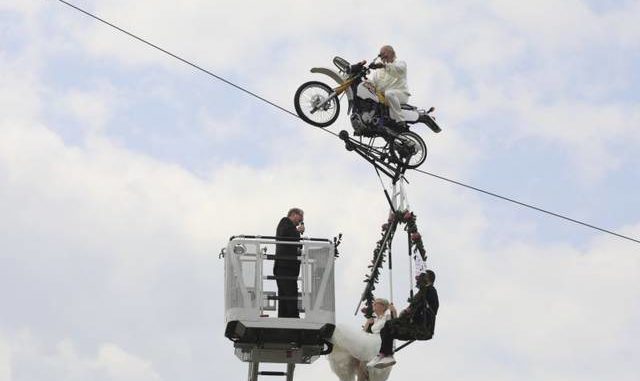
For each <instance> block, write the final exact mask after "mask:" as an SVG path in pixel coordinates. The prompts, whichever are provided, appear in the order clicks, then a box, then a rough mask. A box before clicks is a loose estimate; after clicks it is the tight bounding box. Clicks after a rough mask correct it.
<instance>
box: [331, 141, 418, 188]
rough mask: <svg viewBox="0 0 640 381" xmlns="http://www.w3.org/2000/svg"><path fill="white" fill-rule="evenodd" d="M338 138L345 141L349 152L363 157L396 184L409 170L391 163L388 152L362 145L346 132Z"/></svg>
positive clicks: (404, 166)
mask: <svg viewBox="0 0 640 381" xmlns="http://www.w3.org/2000/svg"><path fill="white" fill-rule="evenodd" d="M338 136H339V137H340V139H342V140H343V141H344V143H345V148H346V149H347V151H354V152H355V153H357V154H358V155H360V156H362V158H364V159H365V160H366V161H368V162H369V163H370V164H371V165H373V166H374V167H375V168H376V169H377V170H379V171H380V172H382V173H384V174H385V175H387V176H388V177H389V178H391V179H392V181H393V183H394V184H395V183H396V182H397V181H398V179H400V177H401V176H402V175H403V174H404V173H405V171H406V170H407V167H406V164H404V165H402V164H397V163H393V162H391V161H390V160H389V154H388V153H387V152H384V151H382V150H381V149H379V148H375V147H371V146H369V145H366V144H362V143H360V142H358V141H357V140H355V139H353V138H350V137H349V133H348V132H347V131H345V130H342V131H340V134H339V135H338ZM408 159H409V158H407V160H408Z"/></svg>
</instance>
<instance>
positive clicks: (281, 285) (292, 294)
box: [274, 269, 300, 318]
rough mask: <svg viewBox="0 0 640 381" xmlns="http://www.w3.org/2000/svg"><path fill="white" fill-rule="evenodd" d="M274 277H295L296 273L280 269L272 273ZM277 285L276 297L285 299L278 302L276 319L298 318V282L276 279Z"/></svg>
mask: <svg viewBox="0 0 640 381" xmlns="http://www.w3.org/2000/svg"><path fill="white" fill-rule="evenodd" d="M274 275H275V276H287V277H297V276H298V271H296V270H291V269H280V270H276V271H274ZM276 283H277V284H278V297H279V298H286V299H284V300H278V317H290V318H291V317H292V318H299V317H300V312H299V311H298V281H297V280H295V279H276Z"/></svg>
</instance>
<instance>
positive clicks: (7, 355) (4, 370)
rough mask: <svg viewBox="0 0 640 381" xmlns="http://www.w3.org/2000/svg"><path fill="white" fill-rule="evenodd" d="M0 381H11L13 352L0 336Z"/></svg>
mask: <svg viewBox="0 0 640 381" xmlns="http://www.w3.org/2000/svg"><path fill="white" fill-rule="evenodd" d="M0 381H11V352H10V349H9V345H8V344H7V343H6V342H5V340H4V338H3V337H2V336H0Z"/></svg>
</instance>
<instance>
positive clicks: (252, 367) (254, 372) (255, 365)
mask: <svg viewBox="0 0 640 381" xmlns="http://www.w3.org/2000/svg"><path fill="white" fill-rule="evenodd" d="M260 364H261V363H260V362H258V361H254V362H250V363H249V376H248V381H257V380H258V376H285V377H286V381H293V372H294V371H295V369H296V364H293V363H287V371H286V372H274V371H262V372H261V371H260Z"/></svg>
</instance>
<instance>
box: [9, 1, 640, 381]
mask: <svg viewBox="0 0 640 381" xmlns="http://www.w3.org/2000/svg"><path fill="white" fill-rule="evenodd" d="M74 3H75V4H77V5H78V6H81V7H83V8H86V9H87V10H90V11H92V12H96V13H97V14H99V15H101V16H102V17H104V18H106V19H108V20H110V21H112V22H114V23H116V24H117V25H119V26H121V27H123V28H126V29H128V30H130V31H132V32H134V33H136V34H139V35H140V36H142V37H144V38H147V39H149V40H150V41H152V42H154V43H156V44H158V45H160V46H162V47H164V48H165V49H168V50H170V51H172V52H174V53H176V54H179V55H180V56H182V57H185V58H186V59H189V60H192V61H194V62H196V63H198V64H199V65H201V66H202V67H205V68H207V69H209V70H211V71H213V72H215V73H216V74H218V75H221V76H224V77H225V78H227V79H229V80H231V81H234V82H236V83H238V84H239V85H242V86H246V87H247V88H249V89H251V90H253V91H256V92H258V93H259V94H261V95H262V96H264V97H266V98H268V99H270V100H272V101H274V102H276V103H278V104H280V105H282V106H283V107H285V108H287V109H293V105H292V98H293V94H294V92H295V89H296V88H297V86H298V85H299V84H300V83H302V82H304V81H307V80H311V79H314V78H315V79H323V78H321V77H315V76H314V75H313V74H311V73H310V72H309V68H310V67H312V66H327V65H330V60H331V58H332V57H333V56H334V55H340V56H343V57H345V58H347V59H349V60H352V61H354V60H360V59H370V58H372V57H373V56H375V55H376V54H377V51H378V49H379V47H380V46H381V45H383V44H392V45H393V46H394V47H395V48H396V51H397V53H398V56H399V57H400V58H401V59H403V60H405V61H406V62H407V64H408V68H409V85H410V87H411V90H412V94H413V96H412V98H411V101H412V103H414V104H416V105H419V106H423V107H429V106H432V105H433V106H435V107H436V108H437V113H436V115H437V118H438V121H439V122H440V124H441V126H442V127H443V130H444V131H443V132H442V133H441V134H438V135H435V134H433V133H431V131H430V130H428V129H427V128H424V127H417V128H416V129H415V131H416V132H418V133H420V134H421V135H422V136H423V137H424V138H425V140H426V141H427V144H428V146H429V158H428V160H427V162H426V164H425V165H424V167H423V169H425V170H428V171H431V172H434V173H437V174H439V175H442V176H446V177H449V178H452V179H456V180H459V181H463V182H466V183H470V184H473V185H475V186H478V187H481V188H483V189H487V190H491V191H494V192H497V193H500V194H503V195H506V196H509V197H514V198H516V199H518V200H521V201H524V202H530V203H533V204H535V205H537V206H541V207H544V208H548V209H550V210H553V211H556V212H559V213H563V214H566V215H569V216H571V217H574V218H577V219H581V220H585V221H587V222H590V223H593V224H595V225H598V226H601V227H604V228H607V229H611V230H615V231H617V232H620V233H621V234H625V235H629V236H632V237H635V238H638V237H640V201H639V199H638V196H637V189H638V184H639V183H640V170H639V168H640V156H638V154H637V152H638V147H640V134H638V132H637V130H638V128H639V127H640V95H639V93H640V23H638V21H637V20H638V18H639V17H640V1H630V0H629V1H626V0H617V1H616V0H582V1H579V0H557V1H551V0H540V1H536V2H526V3H524V2H515V1H506V0H486V1H472V0H469V1H436V0H434V1H418V0H414V1H395V2H384V4H383V3H382V2H377V1H374V2H372V1H345V0H326V1H322V2H318V1H313V2H311V1H282V0H271V1H257V0H256V1H234V2H231V1H219V0H215V1H210V0H209V1H204V0H181V1H177V0H175V1H170V0H126V1H125V0H102V1H93V0H74ZM392 3H393V5H389V4H392ZM343 128H348V124H347V118H346V116H345V115H342V116H341V118H340V119H339V121H338V122H337V123H336V125H334V126H333V127H332V129H333V130H334V131H339V130H340V129H343ZM408 179H409V181H410V185H409V186H408V192H409V201H410V204H411V207H412V209H413V210H414V211H415V213H416V214H417V215H418V225H419V227H420V230H421V232H422V233H423V235H424V237H425V241H426V244H427V248H428V251H429V263H430V265H431V266H432V267H433V268H434V269H435V270H436V272H437V274H438V280H437V284H436V285H437V287H438V291H439V293H440V299H441V309H440V313H439V315H438V327H437V332H436V336H435V337H434V339H433V340H432V341H430V342H424V343H416V344H413V345H412V346H410V347H409V348H407V349H405V350H404V351H403V352H400V353H399V354H398V356H397V360H398V365H397V366H396V367H395V368H394V370H393V372H392V373H391V378H390V379H391V380H406V379H417V378H418V377H420V378H425V377H427V378H431V379H438V380H469V379H474V380H478V381H482V380H492V381H496V380H514V379H518V380H580V381H589V380H603V379H616V380H620V381H624V380H637V379H638V377H640V371H639V370H638V367H637V361H638V360H639V359H640V347H639V346H638V341H639V340H640V303H639V300H640V288H639V287H638V283H637V280H638V278H639V277H640V245H638V244H634V243H633V242H630V241H625V240H622V239H619V238H616V237H612V236H610V235H606V234H604V233H601V232H597V231H594V230H590V229H587V228H584V227H581V226H578V225H574V224H569V223H567V222H565V221H562V220H559V219H555V218H552V217H550V216H546V215H543V214H540V213H537V212H534V211H531V210H528V209H523V208H521V207H517V206H515V205H513V204H509V203H505V202H503V201H499V200H496V199H493V198H489V197H487V196H484V195H482V194H479V193H476V192H472V191H469V190H467V189H464V188H461V187H457V186H455V185H452V184H448V183H446V182H442V181H440V180H437V179H434V178H431V177H428V176H424V175H420V174H419V173H411V174H409V176H408ZM291 206H300V207H302V208H304V209H305V211H306V225H307V233H308V234H310V235H312V236H316V237H332V236H334V235H336V234H337V233H338V232H342V233H343V234H344V240H343V245H342V247H341V248H342V250H341V252H342V256H341V257H340V258H339V260H338V262H337V274H336V282H337V288H338V289H339V290H340V292H339V294H338V295H337V296H336V303H337V311H336V315H337V319H338V321H339V322H340V323H343V324H352V325H357V324H360V323H361V321H360V317H353V316H352V311H353V309H354V308H355V304H356V303H357V299H358V297H359V294H360V292H361V287H362V282H361V281H362V278H363V274H364V273H365V270H366V265H367V261H368V260H369V257H370V255H371V251H372V249H373V247H374V244H375V241H376V240H377V239H378V236H379V230H380V224H381V223H382V222H384V220H385V218H386V214H387V206H386V202H385V199H384V197H383V194H382V193H381V187H380V183H379V182H378V180H377V178H376V177H375V174H374V172H373V171H372V169H371V168H370V166H368V164H366V163H365V162H363V161H362V160H359V159H358V158H357V157H356V156H355V155H353V154H350V153H348V152H346V151H345V150H344V148H343V146H342V145H341V144H340V142H339V141H338V140H336V139H335V138H333V137H331V136H330V135H328V134H325V133H322V132H321V131H319V130H318V129H315V128H313V127H310V126H307V125H305V124H304V123H303V122H301V121H300V120H297V119H296V118H293V117H292V116H290V115H287V114H285V113H283V112H282V111H279V110H277V109H275V108H273V107H271V106H269V105H266V104H265V103H262V102H260V101H258V100H256V99H255V98H251V97H248V96H247V95H246V94H243V93H240V92H238V91H237V90H235V89H233V88H231V87H229V86H227V85H225V84H223V83H221V82H219V81H216V80H214V79H212V78H210V77H208V76H206V75H204V74H203V73H201V72H198V71H196V70H194V69H193V68H191V67H189V66H186V65H184V64H183V63H180V62H178V61H176V60H174V59H172V58H170V57H168V56H166V55H163V54H162V53H160V52H158V51H156V50H153V49H151V48H149V47H147V46H144V45H142V44H141V43H139V42H137V41H135V40H132V39H131V38H129V37H127V36H125V35H123V34H121V33H118V32H115V31H114V30H113V29H110V28H108V27H106V26H104V25H101V24H99V23H97V22H95V21H93V20H91V19H89V18H87V17H86V16H83V15H82V14H80V13H78V12H77V11H74V10H72V9H70V8H69V7H66V6H64V5H62V4H61V3H59V2H58V1H56V0H0V381H8V380H11V381H32V380H33V381H36V380H37V381H41V380H52V381H53V380H73V381H76V380H77V381H84V380H96V381H103V380H104V381H107V380H109V381H110V380H119V381H120V380H132V381H133V380H135V381H146V380H153V381H157V380H163V381H175V380H212V379H225V380H231V379H244V378H245V377H246V365H245V364H244V363H241V362H240V361H239V360H237V359H236V358H235V357H234V355H233V349H232V343H231V342H229V341H228V340H226V339H225V338H224V336H223V329H224V324H223V309H222V303H223V300H222V290H223V283H222V280H223V273H222V261H220V260H219V259H218V253H219V251H220V249H221V248H222V247H223V246H225V244H226V242H227V240H228V237H230V236H231V235H234V234H241V233H248V234H251V233H255V234H271V233H272V232H273V231H274V229H275V225H276V223H277V221H278V219H279V218H280V217H282V215H283V214H284V213H285V211H286V210H287V209H288V208H289V207H291ZM400 241H402V240H398V242H396V246H395V252H396V253H399V254H396V255H397V256H398V255H401V253H403V250H405V249H406V247H405V246H403V242H400ZM395 263H397V264H396V266H395V267H396V269H395V273H394V275H395V276H394V286H393V288H394V294H395V296H396V303H397V304H403V301H402V299H403V298H404V295H407V293H408V290H409V287H410V285H409V280H408V275H407V274H408V270H407V263H406V261H405V259H404V257H402V256H400V257H399V258H398V259H396V261H395V262H394V264H395ZM388 288H389V284H388V281H387V279H386V278H385V279H384V280H383V281H382V283H381V286H380V294H381V296H387V295H388V291H387V290H388ZM297 372H298V377H299V379H305V380H311V381H316V380H317V381H320V380H328V379H334V378H333V375H332V374H331V373H330V370H329V368H328V364H327V362H326V360H325V359H320V360H318V361H317V362H316V363H314V364H313V365H310V366H304V367H299V368H298V371H297Z"/></svg>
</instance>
